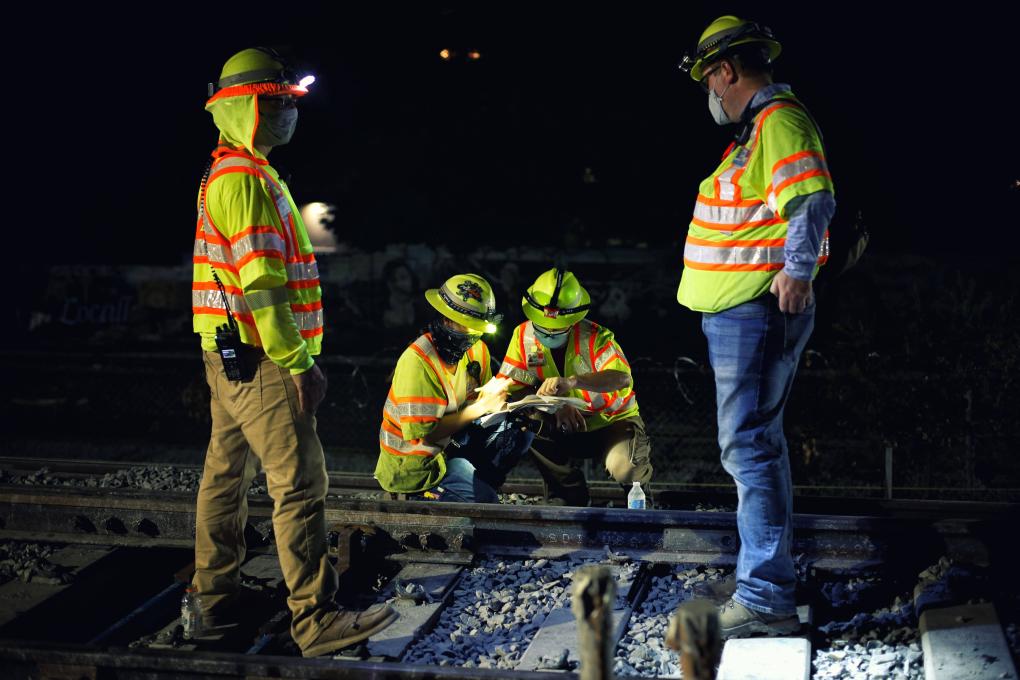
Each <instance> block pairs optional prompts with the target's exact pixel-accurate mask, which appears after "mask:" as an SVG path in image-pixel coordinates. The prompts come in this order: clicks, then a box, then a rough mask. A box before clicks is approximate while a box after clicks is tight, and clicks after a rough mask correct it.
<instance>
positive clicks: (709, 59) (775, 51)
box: [691, 37, 783, 83]
mask: <svg viewBox="0 0 1020 680" xmlns="http://www.w3.org/2000/svg"><path fill="white" fill-rule="evenodd" d="M754 42H756V43H762V44H763V45H765V46H766V47H767V48H768V50H769V62H770V63H771V62H773V61H775V60H776V57H778V56H779V53H780V52H782V51H783V46H782V45H780V44H779V43H778V42H777V41H775V40H770V39H768V38H755V37H750V38H748V39H746V40H736V41H735V42H733V44H731V45H730V46H729V47H731V48H732V47H736V46H737V45H747V44H749V43H754ZM716 54H717V53H716V52H712V53H710V54H706V55H705V56H703V57H700V58H699V59H698V60H697V61H696V62H694V66H692V67H691V78H692V79H693V80H694V82H696V83H699V82H701V79H702V78H703V77H704V76H705V73H704V71H705V67H706V66H708V65H709V64H714V63H715V62H716V61H718V60H719V59H721V58H723V57H725V56H726V55H725V54H723V55H722V56H721V57H717V56H716Z"/></svg>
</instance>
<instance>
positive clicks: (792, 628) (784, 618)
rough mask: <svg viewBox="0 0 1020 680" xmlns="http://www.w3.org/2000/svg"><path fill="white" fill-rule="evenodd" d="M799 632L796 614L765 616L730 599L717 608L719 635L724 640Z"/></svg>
mask: <svg viewBox="0 0 1020 680" xmlns="http://www.w3.org/2000/svg"><path fill="white" fill-rule="evenodd" d="M799 630H800V619H799V618H797V612H793V613H792V614H766V613H765V612H759V611H755V610H753V609H748V608H747V607H745V606H744V605H742V604H740V603H739V602H737V601H736V600H734V599H733V598H732V597H731V598H730V599H728V600H726V602H724V603H723V604H722V605H720V607H719V633H720V634H721V635H722V637H723V639H724V640H728V639H730V638H744V637H749V636H751V635H768V636H770V637H771V636H776V635H792V634H794V633H796V632H798V631H799Z"/></svg>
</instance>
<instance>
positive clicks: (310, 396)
mask: <svg viewBox="0 0 1020 680" xmlns="http://www.w3.org/2000/svg"><path fill="white" fill-rule="evenodd" d="M290 377H291V378H293V380H294V384H295V385H296V386H297V396H298V406H299V407H300V408H301V411H302V412H303V413H307V414H308V415H310V416H314V415H315V411H316V410H317V409H318V408H319V404H321V403H322V400H323V399H325V398H326V386H327V382H326V374H325V373H323V372H322V369H321V368H319V365H318V364H312V367H311V368H309V369H308V370H307V371H305V372H304V373H296V374H292V375H291V376H290Z"/></svg>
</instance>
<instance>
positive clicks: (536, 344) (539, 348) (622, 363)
mask: <svg viewBox="0 0 1020 680" xmlns="http://www.w3.org/2000/svg"><path fill="white" fill-rule="evenodd" d="M563 363H564V366H563V374H562V376H563V377H566V378H569V377H571V376H575V375H583V374H586V373H598V372H599V371H605V370H608V369H613V370H617V371H624V372H625V373H628V374H629V373H630V363H628V361H627V357H626V356H625V355H624V354H623V350H622V349H620V345H619V343H618V342H616V339H615V338H614V336H613V332H612V331H611V330H609V329H608V328H605V327H603V326H600V325H598V324H597V323H595V322H593V321H589V320H587V319H582V320H580V321H578V322H577V323H575V324H574V325H573V326H571V327H570V331H569V334H568V336H567V345H566V348H565V353H564V361H563ZM560 375H561V374H560V371H559V368H558V367H557V366H556V362H555V361H554V360H553V356H552V350H550V349H549V348H548V347H546V346H545V345H543V344H542V342H541V341H540V340H539V339H538V338H537V337H536V335H535V325H534V324H533V323H532V322H531V321H525V322H524V323H522V324H521V325H520V326H518V327H517V328H515V329H514V334H513V337H512V338H510V346H509V347H507V350H506V356H505V357H504V358H503V364H502V366H500V369H499V373H498V374H497V377H503V378H510V379H512V380H513V381H514V384H513V385H512V386H511V387H510V391H511V392H513V391H516V390H519V389H521V388H522V387H523V386H525V385H533V386H535V387H537V386H539V385H541V384H542V381H543V380H546V379H548V378H557V377H560ZM567 396H570V397H576V398H578V399H583V400H584V401H585V402H586V403H587V405H588V410H589V411H591V414H590V415H586V417H585V424H586V425H587V426H588V431H589V432H594V431H595V430H599V429H601V428H603V427H605V426H606V425H608V424H610V423H613V422H616V421H617V420H622V419H624V418H631V417H633V416H636V415H637V414H638V403H637V395H636V393H635V392H634V386H633V384H632V385H631V386H630V387H625V388H624V389H622V390H617V391H616V392H605V393H603V392H589V391H588V390H571V391H570V394H569V395H567Z"/></svg>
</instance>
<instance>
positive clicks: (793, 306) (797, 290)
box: [769, 269, 814, 314]
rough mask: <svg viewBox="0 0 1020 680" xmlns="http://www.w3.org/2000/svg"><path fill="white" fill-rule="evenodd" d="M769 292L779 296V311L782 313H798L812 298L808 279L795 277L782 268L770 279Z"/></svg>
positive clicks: (812, 294)
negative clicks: (803, 279) (802, 279)
mask: <svg viewBox="0 0 1020 680" xmlns="http://www.w3.org/2000/svg"><path fill="white" fill-rule="evenodd" d="M769 292H770V293H772V294H773V295H775V296H776V297H777V298H779V311H781V312H783V313H784V314H800V313H801V312H803V311H804V310H805V309H807V306H808V305H809V304H811V301H812V300H813V299H814V293H812V292H811V282H810V281H801V280H800V279H795V278H793V277H792V276H788V275H787V273H786V272H784V271H783V270H782V269H780V270H779V273H778V274H776V278H774V279H772V286H771V287H770V288H769Z"/></svg>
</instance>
